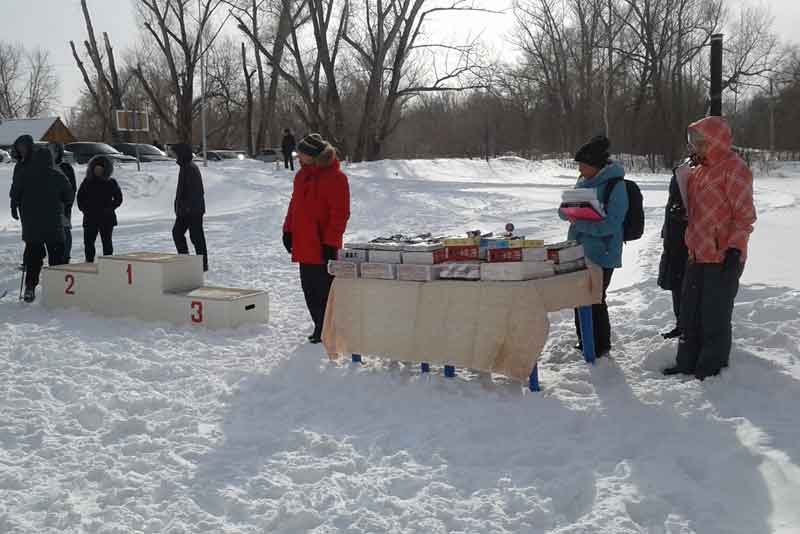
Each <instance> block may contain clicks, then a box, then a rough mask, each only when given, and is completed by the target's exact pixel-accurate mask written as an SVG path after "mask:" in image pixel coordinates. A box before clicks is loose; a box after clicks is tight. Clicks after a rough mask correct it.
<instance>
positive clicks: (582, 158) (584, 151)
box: [575, 135, 611, 169]
mask: <svg viewBox="0 0 800 534" xmlns="http://www.w3.org/2000/svg"><path fill="white" fill-rule="evenodd" d="M610 146H611V141H609V140H608V138H607V137H606V136H605V135H596V136H594V137H592V138H591V139H589V141H588V142H587V143H586V144H584V145H583V146H582V147H580V148H579V149H578V151H577V152H576V153H575V161H577V162H579V163H586V164H587V165H591V166H592V167H595V168H597V169H602V168H603V167H605V166H606V164H607V163H608V160H609V158H610V157H611V155H610V154H609V153H608V149H609V147H610Z"/></svg>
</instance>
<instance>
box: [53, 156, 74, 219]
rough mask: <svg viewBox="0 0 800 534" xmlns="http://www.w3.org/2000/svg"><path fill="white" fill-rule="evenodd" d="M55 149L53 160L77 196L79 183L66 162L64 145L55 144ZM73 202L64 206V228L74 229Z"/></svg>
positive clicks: (70, 166)
mask: <svg viewBox="0 0 800 534" xmlns="http://www.w3.org/2000/svg"><path fill="white" fill-rule="evenodd" d="M51 146H52V147H53V160H54V163H55V166H56V167H57V168H58V169H59V170H60V171H61V172H62V173H64V176H66V177H67V180H69V185H70V186H72V193H73V196H75V195H76V194H77V193H78V183H77V182H76V181H75V170H74V169H73V168H72V165H70V164H69V163H67V162H66V161H64V145H62V144H61V143H54V144H53V145H51ZM72 204H73V203H72V202H70V203H69V204H66V205H64V227H65V228H72Z"/></svg>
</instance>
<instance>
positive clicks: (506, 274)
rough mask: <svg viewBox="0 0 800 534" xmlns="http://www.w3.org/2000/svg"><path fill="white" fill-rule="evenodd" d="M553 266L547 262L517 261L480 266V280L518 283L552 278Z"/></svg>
mask: <svg viewBox="0 0 800 534" xmlns="http://www.w3.org/2000/svg"><path fill="white" fill-rule="evenodd" d="M554 274H555V270H554V269H553V264H552V263H551V262H547V261H517V262H500V263H483V264H481V280H487V281H520V280H533V279H535V278H547V277H549V276H553V275H554Z"/></svg>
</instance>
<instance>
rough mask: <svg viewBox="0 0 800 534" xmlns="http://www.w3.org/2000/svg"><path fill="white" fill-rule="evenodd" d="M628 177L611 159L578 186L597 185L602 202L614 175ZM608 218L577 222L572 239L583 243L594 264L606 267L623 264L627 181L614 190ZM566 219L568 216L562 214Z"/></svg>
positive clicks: (573, 224) (581, 187)
mask: <svg viewBox="0 0 800 534" xmlns="http://www.w3.org/2000/svg"><path fill="white" fill-rule="evenodd" d="M624 176H625V169H623V168H622V165H620V164H619V163H616V162H611V163H609V164H608V165H606V166H605V167H603V169H602V170H601V171H600V172H599V173H598V174H597V175H596V176H595V177H594V178H590V179H588V180H587V179H584V178H581V179H580V180H578V183H577V184H576V185H575V188H576V189H583V188H590V187H591V188H594V190H595V192H596V194H597V199H598V200H599V201H600V202H602V201H603V199H604V198H605V194H606V186H607V184H608V181H609V180H611V179H612V178H622V177H624ZM604 208H605V211H606V218H605V219H603V220H602V221H597V222H594V221H575V222H574V223H572V224H571V225H570V227H569V234H568V236H567V238H568V239H574V240H575V241H578V242H579V243H581V244H582V245H583V248H584V251H585V253H586V257H587V258H589V259H590V260H591V261H592V263H595V264H597V265H600V266H601V267H604V268H606V269H613V268H616V267H622V235H623V234H622V223H623V222H624V221H625V215H626V214H627V213H628V191H627V190H626V189H625V184H624V183H622V182H619V183H618V184H617V185H616V187H614V190H613V191H612V192H611V197H610V198H609V199H608V205H607V206H604ZM559 216H560V217H561V218H562V219H565V220H566V218H565V217H564V216H563V215H561V214H560V213H559Z"/></svg>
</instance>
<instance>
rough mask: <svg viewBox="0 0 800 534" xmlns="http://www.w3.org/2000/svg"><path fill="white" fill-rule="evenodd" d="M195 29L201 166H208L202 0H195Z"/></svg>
mask: <svg viewBox="0 0 800 534" xmlns="http://www.w3.org/2000/svg"><path fill="white" fill-rule="evenodd" d="M197 16H198V17H199V18H198V19H197V31H198V32H200V34H199V35H198V37H197V38H198V39H199V41H200V122H201V123H202V125H203V126H202V127H203V167H208V155H207V154H206V152H207V151H208V139H207V138H206V54H205V51H204V50H203V24H202V20H203V2H202V0H197Z"/></svg>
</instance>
